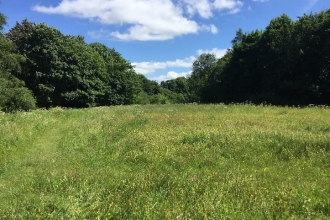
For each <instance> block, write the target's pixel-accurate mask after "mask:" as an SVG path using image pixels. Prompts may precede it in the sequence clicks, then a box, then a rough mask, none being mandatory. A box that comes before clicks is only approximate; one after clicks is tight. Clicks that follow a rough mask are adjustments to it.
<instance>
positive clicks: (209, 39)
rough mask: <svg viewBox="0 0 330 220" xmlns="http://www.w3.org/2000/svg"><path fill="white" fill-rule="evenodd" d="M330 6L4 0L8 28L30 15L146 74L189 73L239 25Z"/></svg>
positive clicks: (296, 1)
mask: <svg viewBox="0 0 330 220" xmlns="http://www.w3.org/2000/svg"><path fill="white" fill-rule="evenodd" d="M329 8H330V0H2V3H1V4H0V11H1V12H2V13H3V14H5V15H6V16H7V17H8V20H7V21H8V25H7V26H6V28H5V32H6V31H8V30H9V29H10V28H12V27H13V26H14V25H15V23H16V21H18V22H21V21H22V20H23V19H25V18H27V19H28V20H29V21H33V22H35V23H42V22H44V23H46V24H47V25H49V26H52V27H55V28H57V29H59V30H60V31H61V32H62V33H63V34H67V35H82V36H84V37H85V40H86V42H87V43H92V42H100V43H103V44H105V45H107V46H108V47H109V48H115V49H116V51H118V52H119V53H121V54H122V56H123V57H124V58H125V59H127V60H129V61H130V62H131V63H132V64H133V65H135V66H136V67H135V68H136V71H137V72H138V73H141V74H143V75H145V76H146V77H147V78H149V79H152V80H156V81H158V82H160V81H162V80H168V79H172V78H176V77H179V76H186V75H187V74H189V73H190V71H191V66H192V62H193V61H194V60H195V59H196V58H197V57H198V56H199V55H200V54H201V53H205V52H211V53H215V54H216V55H217V56H218V57H221V56H223V54H224V53H225V51H226V50H227V49H228V48H230V47H231V43H230V42H231V40H232V39H233V38H234V37H235V33H236V30H238V29H239V28H242V29H243V31H244V32H249V31H252V30H256V29H259V30H263V29H264V28H265V27H266V26H267V25H268V24H269V22H270V20H271V19H273V18H275V17H278V16H280V15H282V14H287V15H288V16H289V17H291V19H293V20H296V19H297V17H298V16H302V15H303V14H304V13H307V14H309V13H311V12H319V11H321V10H327V9H329Z"/></svg>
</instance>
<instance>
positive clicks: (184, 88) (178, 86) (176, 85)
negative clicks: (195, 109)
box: [160, 77, 189, 103]
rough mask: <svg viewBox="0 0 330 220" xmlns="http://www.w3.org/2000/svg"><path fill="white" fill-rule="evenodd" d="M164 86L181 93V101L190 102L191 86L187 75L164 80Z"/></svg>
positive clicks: (161, 84)
mask: <svg viewBox="0 0 330 220" xmlns="http://www.w3.org/2000/svg"><path fill="white" fill-rule="evenodd" d="M160 86H161V87H162V88H165V89H168V90H170V91H172V92H174V93H176V94H178V95H179V94H181V96H182V97H183V99H182V102H181V103H187V102H189V87H188V81H187V78H185V77H178V78H176V79H171V80H167V81H162V82H161V83H160Z"/></svg>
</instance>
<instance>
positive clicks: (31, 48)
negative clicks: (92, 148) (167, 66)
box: [0, 14, 182, 112]
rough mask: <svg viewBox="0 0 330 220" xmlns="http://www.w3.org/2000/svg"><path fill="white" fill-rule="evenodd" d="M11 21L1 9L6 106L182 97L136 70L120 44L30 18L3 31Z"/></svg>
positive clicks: (0, 99)
mask: <svg viewBox="0 0 330 220" xmlns="http://www.w3.org/2000/svg"><path fill="white" fill-rule="evenodd" d="M5 24H6V17H5V15H3V14H0V28H1V33H0V58H1V60H0V110H1V111H5V112H12V111H17V110H30V109H34V108H51V107H56V106H61V107H71V108H84V107H94V106H110V105H129V104H156V103H163V104H165V103H178V102H181V101H182V100H181V99H180V98H181V96H180V95H178V94H176V93H175V92H172V91H170V90H168V89H166V88H162V87H160V85H159V84H158V83H157V82H156V81H152V80H149V79H147V78H146V77H145V76H143V75H140V74H138V73H136V72H135V71H134V67H133V66H132V65H131V63H130V62H129V61H128V60H126V59H124V58H123V57H122V56H121V54H120V53H118V52H117V51H116V50H115V49H110V48H108V47H107V46H105V45H103V44H100V43H91V44H87V43H86V42H85V40H84V37H82V36H70V35H64V34H62V33H61V32H60V31H59V30H57V29H55V28H53V27H50V26H48V25H46V24H44V23H41V24H35V23H33V22H30V21H28V20H27V19H25V20H23V21H22V22H21V23H18V22H17V23H16V25H15V26H14V27H13V28H11V29H10V30H9V32H8V33H3V27H4V25H5Z"/></svg>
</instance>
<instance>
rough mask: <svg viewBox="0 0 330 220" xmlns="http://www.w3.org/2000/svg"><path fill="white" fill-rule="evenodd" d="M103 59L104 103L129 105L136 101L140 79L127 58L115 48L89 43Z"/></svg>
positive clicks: (101, 101) (102, 100)
mask: <svg viewBox="0 0 330 220" xmlns="http://www.w3.org/2000/svg"><path fill="white" fill-rule="evenodd" d="M89 47H90V48H92V49H93V50H94V51H96V52H97V53H98V54H99V55H100V56H101V57H102V59H103V61H104V63H105V65H106V72H107V74H106V78H105V84H104V86H105V87H104V91H105V93H104V95H103V96H102V97H101V100H100V103H101V104H102V105H127V104H132V103H134V102H135V99H136V98H137V96H138V94H139V92H140V89H141V88H140V83H141V82H140V79H139V76H138V74H136V73H135V71H134V68H133V66H132V65H131V63H130V62H128V61H127V60H125V59H124V58H123V57H122V56H121V54H120V53H118V52H117V51H115V49H109V48H108V47H106V46H105V45H103V44H100V43H92V44H90V45H89Z"/></svg>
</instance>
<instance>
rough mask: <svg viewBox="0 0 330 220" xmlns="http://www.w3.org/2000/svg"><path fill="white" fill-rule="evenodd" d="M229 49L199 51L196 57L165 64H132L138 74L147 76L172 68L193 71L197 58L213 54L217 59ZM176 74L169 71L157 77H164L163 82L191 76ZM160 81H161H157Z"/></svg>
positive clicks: (150, 62)
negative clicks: (166, 79)
mask: <svg viewBox="0 0 330 220" xmlns="http://www.w3.org/2000/svg"><path fill="white" fill-rule="evenodd" d="M227 50H228V49H219V48H213V49H211V50H202V49H200V50H197V52H196V56H195V55H193V56H190V57H186V58H184V59H176V60H174V61H164V62H153V61H149V62H135V63H132V65H133V66H135V71H136V72H137V73H140V74H143V75H147V74H154V73H155V72H157V71H158V70H165V69H171V68H186V69H191V68H192V64H193V62H194V61H195V60H196V59H197V56H199V55H201V54H203V53H213V54H215V56H216V57H217V58H221V57H223V56H224V55H225V54H226V52H227ZM174 73H176V72H174V71H169V72H168V74H167V75H165V76H164V75H163V76H157V77H163V78H162V80H165V78H166V77H167V78H170V77H174V78H177V77H179V76H183V74H186V75H187V74H189V73H190V72H187V71H185V72H182V73H180V74H179V75H176V74H174ZM157 77H153V78H151V79H155V80H156V78H157ZM157 80H159V79H157Z"/></svg>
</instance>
